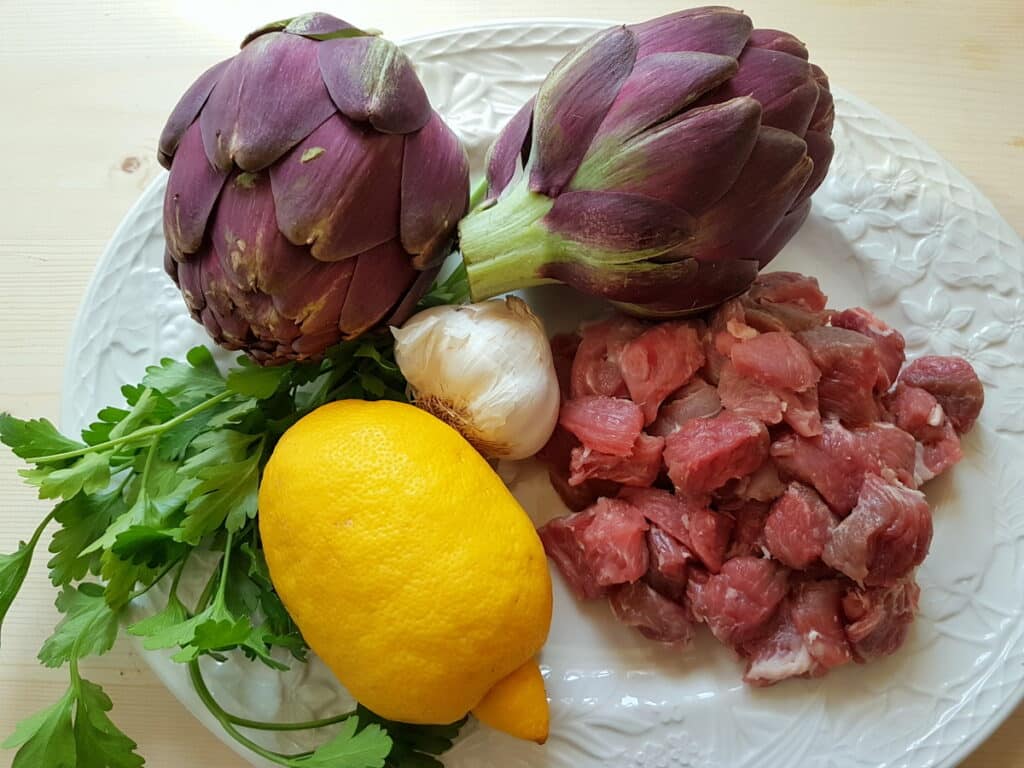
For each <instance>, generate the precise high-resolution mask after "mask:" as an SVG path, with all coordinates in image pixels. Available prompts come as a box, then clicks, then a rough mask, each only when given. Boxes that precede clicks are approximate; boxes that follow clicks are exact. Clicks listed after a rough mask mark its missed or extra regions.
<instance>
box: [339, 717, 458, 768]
mask: <svg viewBox="0 0 1024 768" xmlns="http://www.w3.org/2000/svg"><path fill="white" fill-rule="evenodd" d="M356 716H357V717H358V718H359V722H360V723H362V724H364V725H366V726H369V725H371V724H373V725H377V726H379V727H381V728H383V729H384V730H386V731H387V733H388V735H389V736H390V737H391V740H392V741H393V742H394V746H393V747H392V749H391V753H390V754H389V755H388V758H387V763H386V765H387V766H388V768H444V765H443V763H441V761H440V760H437V759H435V758H434V757H432V755H440V754H443V753H445V752H447V751H448V750H449V749H451V748H452V743H453V742H454V741H455V739H456V738H457V737H458V735H459V731H460V730H461V729H462V726H463V725H465V724H466V718H462V719H461V720H459V721H458V722H455V723H451V724H450V725H410V724H409V723H398V722H395V721H393V720H386V719H385V718H383V717H380V716H379V715H376V714H374V713H373V712H371V711H370V710H368V709H367V708H366V707H364V706H362V705H361V704H360V705H359V706H357V707H356Z"/></svg>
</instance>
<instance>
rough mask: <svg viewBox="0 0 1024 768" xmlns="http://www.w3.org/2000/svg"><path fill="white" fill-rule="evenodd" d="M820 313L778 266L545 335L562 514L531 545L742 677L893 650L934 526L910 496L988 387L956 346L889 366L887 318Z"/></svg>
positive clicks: (892, 348)
mask: <svg viewBox="0 0 1024 768" xmlns="http://www.w3.org/2000/svg"><path fill="white" fill-rule="evenodd" d="M825 305H826V297H825V295H824V294H822V292H821V290H820V289H819V286H818V282H817V281H816V280H815V279H814V278H811V277H805V276H803V275H799V274H795V273H792V272H775V273H767V274H763V275H761V276H760V277H759V278H758V280H757V282H756V283H755V284H754V285H753V286H752V287H751V289H750V290H749V291H748V292H747V293H746V294H744V295H742V296H740V297H738V298H735V299H732V300H730V301H728V302H727V303H725V304H723V305H722V306H720V307H719V308H718V309H716V310H715V311H714V312H712V313H711V314H710V315H709V316H707V317H704V318H702V319H695V320H685V321H669V322H660V323H650V322H648V323H644V322H640V321H638V320H635V319H631V318H627V317H621V316H615V317H612V318H610V319H607V320H603V321H600V322H594V323H590V324H586V325H584V326H582V327H581V328H580V329H579V332H578V333H577V334H572V335H562V336H556V337H555V338H554V339H552V348H553V351H554V353H555V360H556V367H557V369H558V373H559V379H560V382H561V384H562V398H563V401H562V407H561V413H560V416H559V426H558V428H557V429H556V431H555V434H554V435H553V436H552V438H551V441H550V442H549V443H548V445H547V446H545V448H544V449H543V450H542V451H541V453H540V454H538V458H539V459H541V460H542V461H544V462H545V463H546V464H547V466H548V467H549V471H550V477H551V482H552V484H553V485H554V487H555V489H556V490H557V491H558V493H559V495H560V496H561V497H562V499H563V500H564V501H565V503H566V505H567V506H568V507H569V508H570V509H572V510H575V513H574V514H570V515H567V516H565V517H560V518H557V519H555V520H552V521H551V522H549V523H548V524H547V525H545V526H543V527H542V528H541V530H540V535H541V538H542V539H543V542H544V547H545V549H546V551H547V553H548V556H549V557H550V558H551V559H552V560H553V561H554V562H555V563H556V564H557V566H558V568H559V570H560V571H561V573H562V575H563V576H564V578H565V580H566V582H567V583H568V585H569V587H570V588H571V589H572V590H573V592H574V593H575V594H576V595H577V596H578V597H579V598H580V599H587V600H593V599H606V600H608V602H609V603H610V605H611V609H612V611H613V612H614V613H615V615H616V616H617V617H618V618H619V619H620V620H621V621H623V622H625V623H626V624H628V625H631V626H634V627H636V628H637V629H638V630H639V631H640V632H642V633H643V634H644V635H645V636H646V637H648V638H650V639H652V640H657V641H661V642H665V643H676V644H682V645H685V644H686V643H689V642H690V640H691V639H692V637H693V634H694V630H695V627H696V625H698V624H705V625H706V626H707V627H708V629H709V630H710V631H711V632H712V633H713V634H714V636H715V637H716V638H717V639H718V640H719V641H720V642H722V643H724V644H726V645H728V646H729V647H731V648H733V649H734V650H735V651H736V652H737V653H738V654H739V656H740V657H742V658H743V659H744V660H745V662H746V675H745V678H744V679H745V680H746V681H747V682H748V683H751V684H754V685H770V684H772V683H776V682H778V681H780V680H783V679H786V678H789V677H813V676H818V675H822V674H824V673H825V672H827V671H828V670H829V669H831V668H832V667H835V666H838V665H840V664H845V663H848V662H850V661H855V662H864V661H867V660H870V659H872V658H876V657H879V656H884V655H887V654H891V653H893V652H894V651H895V650H896V649H898V648H899V647H900V645H901V644H902V643H903V641H904V639H905V638H906V635H907V630H908V627H909V625H910V623H911V622H912V621H913V619H914V615H915V612H916V610H917V604H918V597H919V594H920V591H919V588H918V586H917V583H916V581H915V578H914V573H915V569H916V568H917V566H918V565H920V563H921V561H922V560H923V559H924V557H925V555H926V554H927V553H928V548H929V545H930V543H931V538H932V516H931V511H930V510H929V508H928V504H927V501H926V499H925V496H924V494H922V493H921V491H920V490H918V489H919V488H920V486H921V485H922V484H923V483H925V482H926V481H928V480H930V479H931V478H933V477H935V476H937V475H939V474H941V473H943V472H945V471H947V470H948V469H950V468H951V467H952V466H953V465H954V464H956V463H957V461H959V460H960V458H961V449H960V436H961V435H962V434H963V433H965V432H966V431H967V430H969V429H970V428H971V426H972V425H973V424H974V421H975V419H976V418H977V416H978V413H979V411H980V410H981V406H982V402H983V399H984V395H983V391H982V387H981V383H980V382H979V380H978V377H977V376H976V375H975V372H974V370H973V369H972V368H971V366H970V365H969V364H968V363H967V362H966V361H965V360H963V359H961V358H957V357H934V356H931V357H921V358H918V359H916V360H914V361H912V362H910V363H908V364H906V365H905V364H904V363H905V355H904V341H903V337H902V336H901V335H900V333H899V332H898V331H896V330H894V329H893V328H890V327H889V326H887V325H886V324H885V323H883V322H882V321H881V320H879V319H878V318H876V317H874V316H873V315H872V314H871V313H870V312H867V311H866V310H864V309H847V310H843V311H837V310H831V309H827V308H826V306H825Z"/></svg>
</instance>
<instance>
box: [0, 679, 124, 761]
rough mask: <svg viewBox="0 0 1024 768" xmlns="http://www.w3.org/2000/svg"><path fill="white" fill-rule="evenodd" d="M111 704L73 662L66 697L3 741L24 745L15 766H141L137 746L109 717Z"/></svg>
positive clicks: (7, 745)
mask: <svg viewBox="0 0 1024 768" xmlns="http://www.w3.org/2000/svg"><path fill="white" fill-rule="evenodd" d="M111 706H112V705H111V702H110V698H109V697H108V696H107V694H106V693H104V691H103V689H102V688H100V686H98V685H96V684H95V683H92V682H90V681H88V680H85V679H83V678H82V677H80V676H79V674H78V668H77V666H76V665H75V664H74V662H73V663H72V672H71V686H70V687H69V688H68V689H67V691H65V693H64V695H63V696H62V697H61V698H60V700H59V701H58V702H57V703H56V704H53V705H52V706H50V707H47V708H46V709H44V710H42V711H40V712H37V713H36V714H34V715H32V716H30V717H28V718H26V719H25V720H23V721H22V722H20V723H18V726H17V728H16V729H15V731H14V733H13V734H12V735H11V737H10V738H8V739H7V741H5V742H4V743H3V748H4V749H15V748H18V752H17V753H16V754H15V755H14V762H13V763H12V764H11V768H141V766H142V765H143V762H144V761H143V759H142V758H141V757H140V756H139V755H138V754H136V753H135V749H136V746H137V745H136V744H135V742H134V741H132V740H131V739H129V738H128V737H127V736H125V735H124V734H123V733H122V732H121V731H120V730H119V729H118V727H117V726H116V725H114V723H113V721H111V719H110V718H109V717H108V716H107V712H109V711H110V709H111ZM72 715H73V716H74V723H72Z"/></svg>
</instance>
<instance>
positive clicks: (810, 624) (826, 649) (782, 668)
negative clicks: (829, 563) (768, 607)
mask: <svg viewBox="0 0 1024 768" xmlns="http://www.w3.org/2000/svg"><path fill="white" fill-rule="evenodd" d="M842 593H843V588H842V587H841V586H840V584H839V582H837V581H835V580H833V579H830V580H825V581H811V582H803V583H800V584H797V585H794V587H793V588H792V590H791V591H790V594H789V597H788V598H786V600H785V601H784V602H783V604H782V607H781V608H780V609H779V611H778V613H777V614H776V615H775V618H774V619H773V621H772V622H771V624H770V625H769V628H768V629H767V630H766V631H765V632H763V633H762V634H761V635H759V636H758V637H757V638H755V639H754V640H753V641H751V642H749V643H746V644H744V646H743V648H742V649H741V652H742V653H743V655H744V656H746V658H747V672H746V674H745V675H744V677H743V679H744V680H745V681H746V682H748V683H750V684H752V685H757V686H765V685H774V684H775V683H778V682H781V681H782V680H786V679H788V678H790V677H818V676H820V675H823V674H825V673H826V672H827V671H828V670H829V669H831V668H833V667H837V666H839V665H841V664H845V663H847V662H849V661H850V660H851V659H852V654H851V652H850V645H849V642H848V641H847V639H846V633H845V631H844V629H843V623H842V618H841V604H840V601H841V597H842Z"/></svg>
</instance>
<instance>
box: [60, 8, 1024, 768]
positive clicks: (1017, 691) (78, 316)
mask: <svg viewBox="0 0 1024 768" xmlns="http://www.w3.org/2000/svg"><path fill="white" fill-rule="evenodd" d="M620 23H622V22H620V21H616V20H602V19H595V18H574V17H561V16H557V17H556V16H553V17H522V18H502V19H496V20H493V21H488V22H484V23H478V24H466V25H460V26H456V27H449V28H430V29H428V30H426V31H423V32H419V33H417V34H414V35H408V36H402V37H399V38H396V40H395V42H396V43H398V44H399V45H401V46H408V45H414V44H418V43H424V42H428V41H431V40H436V39H438V38H451V37H458V36H461V35H465V34H472V33H492V32H500V31H502V30H522V31H527V30H529V29H541V30H594V31H597V30H600V29H603V28H606V27H608V26H614V25H617V24H620ZM832 91H833V93H834V94H835V95H836V96H837V97H839V98H842V99H843V100H846V101H848V102H850V103H852V104H854V105H856V106H857V108H858V109H860V110H863V111H865V112H868V113H870V114H872V115H874V116H876V117H878V118H881V119H884V120H885V121H886V122H887V123H888V124H891V125H892V126H893V127H895V128H898V129H899V130H900V131H901V132H902V134H903V135H904V137H905V138H907V139H908V140H910V141H912V142H913V143H914V144H916V145H917V146H919V147H921V148H923V149H925V150H927V151H929V152H931V153H932V154H933V155H934V156H935V157H937V158H939V159H940V160H941V162H942V163H943V164H944V165H945V168H946V170H947V171H948V172H949V173H950V174H951V175H952V176H953V177H954V178H955V180H956V181H958V182H959V183H960V184H961V185H962V186H963V187H964V188H965V189H967V190H968V191H970V192H971V193H972V194H973V195H974V196H976V197H977V198H978V199H980V200H984V201H985V202H986V203H987V204H988V205H990V206H991V207H992V209H993V211H994V212H995V213H996V215H997V216H998V217H999V218H1000V219H1002V220H1003V221H1004V222H1006V219H1005V217H1004V216H1003V214H1002V213H1001V212H1000V211H999V208H998V207H997V206H996V205H995V203H994V202H992V200H991V199H990V198H989V197H988V195H986V194H985V193H984V192H983V190H981V188H980V187H979V186H978V185H977V184H976V183H975V182H974V181H973V180H972V179H970V178H969V177H967V176H966V175H965V174H964V173H963V172H962V171H960V169H959V168H958V167H957V166H955V165H954V164H952V163H951V162H950V161H948V160H946V159H945V157H944V156H943V155H941V153H939V152H938V151H937V150H935V148H934V147H932V145H931V144H929V143H928V142H926V141H924V140H923V139H921V137H920V136H918V135H917V134H916V133H915V132H914V131H913V130H912V129H910V128H908V127H907V126H906V125H904V124H903V123H902V122H900V121H899V120H897V119H896V118H893V117H891V116H889V115H887V114H886V113H884V112H882V111H881V110H879V109H878V108H876V107H874V106H873V105H872V104H871V103H870V102H867V101H865V100H863V99H861V98H860V97H859V96H856V95H855V94H853V93H851V92H849V91H847V90H846V89H844V88H842V87H841V86H835V85H833V86H832ZM166 176H167V171H166V170H164V169H161V170H160V172H159V174H158V175H157V176H156V177H155V178H154V179H152V180H151V181H150V182H149V183H148V184H147V185H146V187H145V188H144V190H143V191H142V193H141V194H140V195H139V196H138V197H137V198H136V200H135V202H134V203H133V204H132V205H131V206H130V207H129V208H128V210H127V211H126V212H125V213H124V215H123V216H122V217H121V219H120V221H119V222H118V225H117V226H116V227H115V228H114V230H113V232H112V234H111V235H110V237H109V239H108V240H107V242H106V244H105V246H104V248H103V250H102V252H101V253H100V255H99V257H98V258H97V259H96V261H95V263H94V265H93V268H92V270H91V274H90V277H89V282H88V285H87V288H86V290H85V292H84V293H83V296H82V299H81V300H80V302H79V305H78V309H77V311H76V313H75V317H74V321H73V324H72V327H71V332H70V334H69V336H68V343H67V347H66V349H65V352H64V360H63V371H62V376H61V391H60V398H59V416H58V424H59V425H60V426H61V428H62V429H66V428H67V425H68V424H69V423H70V421H71V420H72V419H71V418H70V416H69V408H70V403H71V400H72V398H71V396H70V394H69V393H71V392H73V391H74V384H75V382H72V381H71V380H70V377H69V371H70V370H71V369H72V361H73V359H74V358H75V357H76V356H77V354H76V353H77V350H79V349H81V348H82V347H83V343H82V342H83V339H82V336H83V334H84V333H85V328H84V324H83V323H82V322H81V320H82V317H83V315H84V314H85V313H86V309H87V308H88V307H89V306H91V305H92V304H94V303H95V298H96V294H97V292H98V290H99V285H100V281H99V280H97V278H98V277H99V275H100V272H101V270H102V269H103V267H104V265H105V264H106V263H107V262H108V260H109V259H110V258H111V257H112V254H113V251H114V249H115V247H117V246H118V244H119V243H120V242H122V241H123V240H124V239H125V237H126V235H127V233H128V231H129V228H130V227H131V225H132V222H133V221H134V220H135V219H136V218H137V217H138V214H139V212H140V211H141V210H142V209H144V208H145V207H146V206H147V205H148V204H149V203H150V199H151V198H152V197H153V196H155V195H157V194H159V193H160V192H161V187H162V185H163V184H164V183H165V178H166ZM1007 224H1008V225H1009V222H1007ZM1009 230H1010V231H1011V232H1012V233H1013V236H1014V238H1015V239H1016V243H1015V244H1016V245H1017V246H1019V248H1021V249H1024V240H1022V239H1021V235H1020V233H1018V232H1017V230H1016V229H1015V228H1014V227H1013V226H1012V225H1009ZM133 641H134V642H135V648H136V649H138V650H139V651H140V655H141V656H142V658H143V659H146V665H147V667H148V668H149V669H150V670H151V671H152V672H153V674H154V675H155V676H156V677H157V678H158V679H160V680H161V683H162V684H163V685H164V687H165V688H167V689H168V690H169V691H170V692H171V694H172V695H173V696H174V697H175V698H176V699H177V700H178V701H179V702H180V703H181V704H182V705H183V706H184V707H185V708H186V709H187V710H189V711H190V712H191V713H192V715H193V716H194V717H196V719H197V720H198V721H199V724H200V725H202V726H203V727H204V728H207V730H210V731H211V732H212V733H213V735H214V736H215V737H216V738H218V739H219V740H220V741H221V742H222V743H224V744H226V745H227V746H228V747H229V748H232V749H234V748H235V746H236V745H235V743H234V742H233V741H230V740H228V738H227V735H226V734H224V733H223V732H222V731H221V730H219V729H215V728H210V727H208V726H207V725H206V724H205V723H203V722H202V718H201V716H200V713H197V711H196V708H195V707H194V706H193V705H191V704H190V703H189V702H186V701H185V700H184V699H183V697H182V695H181V694H180V693H179V691H178V690H176V689H175V688H172V687H170V686H169V685H167V682H166V681H165V680H163V678H162V675H160V673H159V671H158V670H157V668H156V667H155V666H154V665H152V664H150V663H149V661H148V657H149V656H150V654H151V653H152V652H150V651H145V650H143V649H142V647H141V643H140V642H139V641H138V640H137V639H135V638H133ZM1022 701H1024V678H1022V679H1021V681H1019V682H1018V684H1017V685H1016V686H1015V687H1014V688H1013V689H1011V691H1010V693H1009V695H1008V696H1007V697H1006V698H1005V700H1004V701H1003V703H1002V705H1001V706H1000V707H999V708H998V709H996V710H995V711H994V712H993V713H992V715H991V716H990V717H988V718H987V719H986V720H985V721H984V722H982V723H981V724H980V726H979V727H976V728H973V729H972V730H971V731H970V735H969V736H968V737H967V738H965V739H964V740H963V741H961V742H960V744H959V745H957V747H955V748H954V749H953V750H951V751H950V752H949V753H948V754H947V755H946V757H945V758H944V759H942V760H941V761H940V762H938V763H936V764H935V765H937V766H940V767H942V768H952V767H953V766H956V765H958V764H959V763H960V762H961V761H962V760H963V759H965V758H966V757H967V756H968V755H970V754H971V753H972V752H974V751H975V750H976V749H977V748H978V747H979V746H980V745H981V744H982V743H983V742H985V741H986V740H988V739H989V738H990V737H991V736H992V734H993V733H994V732H995V731H996V730H998V728H999V727H1000V726H1001V725H1003V723H1005V722H1006V721H1007V719H1008V718H1009V717H1010V716H1011V715H1012V714H1013V712H1014V711H1015V710H1017V709H1018V708H1019V707H1020V706H1021V703H1022ZM235 751H236V752H237V751H238V750H235ZM239 754H241V753H240V752H239ZM243 759H246V760H249V762H253V763H254V764H256V762H255V760H254V758H253V757H250V756H249V755H248V754H246V755H244V756H243Z"/></svg>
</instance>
